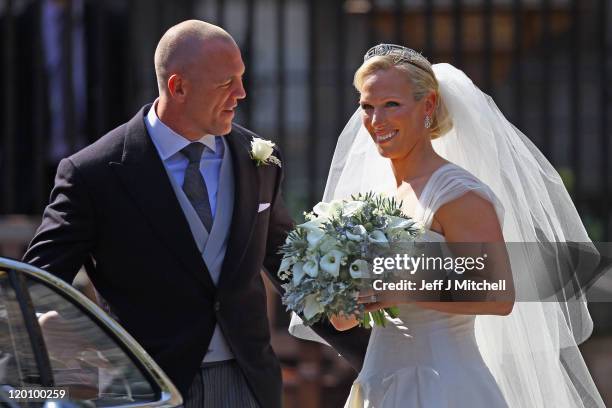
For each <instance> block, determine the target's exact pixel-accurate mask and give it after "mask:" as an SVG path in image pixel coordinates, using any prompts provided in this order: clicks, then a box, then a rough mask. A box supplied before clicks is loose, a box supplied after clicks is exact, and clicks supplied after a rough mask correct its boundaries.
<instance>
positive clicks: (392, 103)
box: [385, 101, 400, 106]
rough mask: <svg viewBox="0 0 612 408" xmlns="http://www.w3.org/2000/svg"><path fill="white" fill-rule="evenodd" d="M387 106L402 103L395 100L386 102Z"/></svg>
mask: <svg viewBox="0 0 612 408" xmlns="http://www.w3.org/2000/svg"><path fill="white" fill-rule="evenodd" d="M385 106H400V104H399V103H398V102H395V101H389V102H387V103H386V104H385Z"/></svg>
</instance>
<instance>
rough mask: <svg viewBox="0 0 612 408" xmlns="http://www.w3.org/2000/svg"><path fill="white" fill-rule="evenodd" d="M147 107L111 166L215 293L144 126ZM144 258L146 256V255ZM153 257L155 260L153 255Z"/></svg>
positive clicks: (131, 125) (148, 216)
mask: <svg viewBox="0 0 612 408" xmlns="http://www.w3.org/2000/svg"><path fill="white" fill-rule="evenodd" d="M149 107H150V105H149V106H145V107H144V108H143V109H142V110H141V111H140V112H139V113H138V114H137V115H136V116H135V117H134V118H132V119H131V120H130V121H129V122H128V124H127V129H126V134H125V145H124V149H123V158H122V160H121V163H115V162H111V163H110V165H111V167H112V168H113V169H114V170H115V172H116V174H117V175H118V177H119V179H120V180H121V181H122V182H123V184H124V185H125V187H126V189H127V191H128V192H129V194H130V195H131V196H132V198H133V199H134V201H135V202H136V204H137V205H138V206H139V207H140V209H141V211H142V213H143V214H144V216H145V217H146V219H147V220H148V221H149V224H150V225H151V227H152V228H153V230H154V231H155V233H156V234H157V236H158V238H159V239H160V240H161V241H163V242H164V244H165V245H166V247H167V248H168V249H169V250H170V252H171V253H173V254H174V255H175V256H176V257H177V259H178V260H179V261H180V263H181V264H182V265H183V267H184V268H185V269H186V270H188V271H189V272H190V273H192V274H193V275H194V276H195V278H196V279H198V280H199V281H200V283H202V285H204V287H205V288H206V289H207V290H209V291H211V292H214V291H215V287H214V284H213V282H212V279H211V277H210V274H209V273H208V269H207V268H206V264H205V263H204V261H203V259H202V254H201V253H200V251H199V250H198V247H197V245H196V243H195V241H194V239H193V235H192V233H191V230H190V228H189V224H188V223H187V220H186V219H185V215H184V213H183V211H182V209H181V206H180V204H179V202H178V200H177V198H176V195H175V194H174V190H173V189H172V185H171V184H170V180H169V179H168V174H167V173H166V170H165V168H164V165H163V163H162V161H161V158H160V157H159V155H158V153H157V150H156V149H155V145H154V144H153V142H152V140H151V138H150V137H149V135H148V133H147V131H146V127H145V124H144V116H145V115H146V112H147V111H148V108H149ZM143 255H144V254H143ZM151 256H154V254H152V255H151Z"/></svg>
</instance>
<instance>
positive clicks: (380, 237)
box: [368, 230, 389, 246]
mask: <svg viewBox="0 0 612 408" xmlns="http://www.w3.org/2000/svg"><path fill="white" fill-rule="evenodd" d="M368 240H369V241H370V242H371V243H373V244H378V245H381V246H389V241H388V240H387V237H386V236H385V233H384V232H382V231H381V230H374V231H372V232H370V235H368Z"/></svg>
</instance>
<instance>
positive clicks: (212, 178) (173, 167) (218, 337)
mask: <svg viewBox="0 0 612 408" xmlns="http://www.w3.org/2000/svg"><path fill="white" fill-rule="evenodd" d="M156 106H157V101H155V102H154V103H153V106H152V107H151V109H150V110H149V113H148V114H147V117H146V118H145V125H146V127H147V131H148V132H149V135H150V136H151V140H152V141H153V144H154V145H155V148H156V149H157V152H158V154H159V157H160V158H161V159H162V162H163V164H164V167H165V168H166V172H167V173H168V175H169V177H170V182H171V184H172V188H173V190H174V192H175V194H176V197H177V200H178V202H179V205H180V206H181V208H182V210H183V213H184V214H185V217H186V219H187V222H188V223H189V227H190V229H191V233H192V234H193V237H194V240H195V242H196V245H197V246H198V249H199V250H200V252H201V253H202V259H203V260H204V262H205V263H206V266H207V268H208V273H209V274H210V277H211V279H212V281H213V282H214V284H215V285H217V284H218V282H219V278H220V276H221V271H222V269H223V261H224V259H225V252H226V250H227V243H228V240H229V230H230V226H231V220H232V211H222V209H223V208H230V209H231V208H233V205H234V204H233V203H234V182H233V170H232V155H231V151H230V150H227V149H229V147H228V145H227V141H226V140H225V138H224V137H221V136H213V135H204V136H202V137H201V138H200V139H199V140H197V141H196V143H203V144H204V145H206V148H205V149H204V153H203V154H202V159H201V160H200V172H201V174H202V177H204V180H205V182H206V187H207V190H208V200H209V202H210V208H211V210H212V214H213V217H215V220H214V221H215V222H214V223H213V226H212V228H211V231H206V229H205V228H204V225H203V224H202V222H201V221H200V218H199V217H198V215H197V214H196V212H195V210H194V209H193V206H192V205H191V203H190V202H189V199H188V198H187V196H186V195H185V194H184V193H183V191H182V189H181V186H182V185H183V180H184V179H185V171H186V170H187V166H188V164H189V160H188V159H187V157H185V155H183V154H182V153H181V150H182V149H183V148H184V147H185V146H187V145H188V144H190V143H191V142H190V141H189V140H187V139H185V138H184V137H182V136H181V135H179V134H177V133H176V132H174V131H173V130H172V129H170V128H169V127H168V126H166V125H165V124H164V123H163V122H162V121H161V120H160V119H159V117H158V116H157V114H156V112H155V107H156ZM226 152H227V154H226ZM221 179H222V180H221ZM217 204H219V205H220V206H221V207H222V208H219V212H217ZM232 358H234V354H233V353H232V350H231V349H230V347H229V345H228V343H227V340H226V339H225V336H224V335H223V332H222V331H221V328H220V326H219V323H217V324H216V325H215V329H214V331H213V335H212V338H211V340H210V343H209V344H208V351H207V353H206V355H205V356H204V362H213V361H223V360H229V359H232Z"/></svg>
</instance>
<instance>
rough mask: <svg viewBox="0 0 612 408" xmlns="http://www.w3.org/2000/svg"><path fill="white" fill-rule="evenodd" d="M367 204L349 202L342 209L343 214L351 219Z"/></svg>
mask: <svg viewBox="0 0 612 408" xmlns="http://www.w3.org/2000/svg"><path fill="white" fill-rule="evenodd" d="M365 204H366V203H365V202H363V201H347V202H346V203H345V204H344V206H343V207H342V214H343V215H346V216H347V217H351V216H352V215H354V214H355V213H356V212H358V211H359V210H361V209H362V208H363V206H364V205H365Z"/></svg>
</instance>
